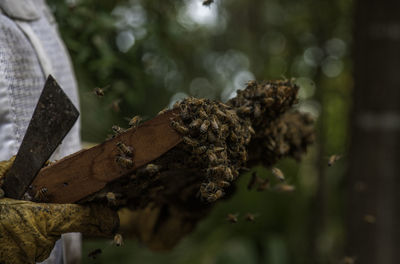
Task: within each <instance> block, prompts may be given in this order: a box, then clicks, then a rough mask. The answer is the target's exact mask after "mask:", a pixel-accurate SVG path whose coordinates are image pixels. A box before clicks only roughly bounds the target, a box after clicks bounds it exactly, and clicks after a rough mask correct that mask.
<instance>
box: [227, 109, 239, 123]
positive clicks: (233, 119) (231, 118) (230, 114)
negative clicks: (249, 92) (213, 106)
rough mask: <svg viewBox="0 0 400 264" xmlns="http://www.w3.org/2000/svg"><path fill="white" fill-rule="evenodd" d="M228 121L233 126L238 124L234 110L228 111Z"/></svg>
mask: <svg viewBox="0 0 400 264" xmlns="http://www.w3.org/2000/svg"><path fill="white" fill-rule="evenodd" d="M226 119H227V120H228V121H229V122H230V123H232V124H233V123H236V122H237V115H236V112H235V111H234V110H227V111H226Z"/></svg>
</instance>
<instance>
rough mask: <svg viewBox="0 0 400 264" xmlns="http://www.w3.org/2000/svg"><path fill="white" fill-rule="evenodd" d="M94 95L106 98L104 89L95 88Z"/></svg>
mask: <svg viewBox="0 0 400 264" xmlns="http://www.w3.org/2000/svg"><path fill="white" fill-rule="evenodd" d="M93 93H94V94H95V95H97V96H98V97H103V96H104V88H103V89H102V88H99V87H96V88H94V90H93Z"/></svg>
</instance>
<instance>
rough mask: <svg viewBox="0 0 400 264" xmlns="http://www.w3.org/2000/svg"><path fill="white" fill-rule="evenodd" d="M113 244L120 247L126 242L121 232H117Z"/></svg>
mask: <svg viewBox="0 0 400 264" xmlns="http://www.w3.org/2000/svg"><path fill="white" fill-rule="evenodd" d="M113 244H114V245H116V246H117V247H120V246H122V245H123V244H124V239H123V238H122V235H121V234H115V236H114V240H113Z"/></svg>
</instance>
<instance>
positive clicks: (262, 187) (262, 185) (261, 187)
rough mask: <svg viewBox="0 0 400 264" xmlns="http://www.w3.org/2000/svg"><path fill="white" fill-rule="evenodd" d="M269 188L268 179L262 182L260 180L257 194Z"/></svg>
mask: <svg viewBox="0 0 400 264" xmlns="http://www.w3.org/2000/svg"><path fill="white" fill-rule="evenodd" d="M268 188H269V179H265V180H262V179H261V178H260V181H259V185H258V187H257V191H258V192H262V191H265V190H267V189H268Z"/></svg>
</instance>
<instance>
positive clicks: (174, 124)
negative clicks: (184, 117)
mask: <svg viewBox="0 0 400 264" xmlns="http://www.w3.org/2000/svg"><path fill="white" fill-rule="evenodd" d="M171 126H172V127H173V128H174V129H175V130H176V131H177V132H178V133H180V134H184V135H185V134H187V133H189V129H188V128H187V127H185V126H183V125H181V124H180V123H178V122H176V121H172V122H171Z"/></svg>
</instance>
